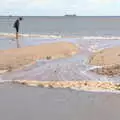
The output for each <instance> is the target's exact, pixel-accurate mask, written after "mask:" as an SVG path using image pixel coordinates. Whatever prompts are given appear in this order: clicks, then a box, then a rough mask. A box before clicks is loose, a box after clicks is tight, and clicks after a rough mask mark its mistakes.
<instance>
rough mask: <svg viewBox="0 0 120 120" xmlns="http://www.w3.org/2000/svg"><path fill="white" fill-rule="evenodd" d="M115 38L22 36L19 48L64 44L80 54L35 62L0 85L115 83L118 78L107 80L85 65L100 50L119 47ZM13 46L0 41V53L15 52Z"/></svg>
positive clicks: (8, 41) (5, 76) (4, 78)
mask: <svg viewBox="0 0 120 120" xmlns="http://www.w3.org/2000/svg"><path fill="white" fill-rule="evenodd" d="M118 39H120V38H119V37H110V38H109V37H108V38H107V37H94V36H91V37H90V36H89V37H87V36H82V37H78V36H77V37H71V36H68V37H61V36H47V35H46V36H37V37H30V36H27V35H24V36H22V37H21V39H20V44H21V46H22V47H24V46H30V45H39V44H42V43H51V42H59V41H67V42H72V43H74V44H76V45H77V46H78V47H79V49H80V51H79V53H78V54H77V55H74V56H72V57H69V58H64V59H56V60H38V61H36V64H34V65H31V66H29V67H26V68H24V69H22V70H16V71H13V72H10V73H5V74H3V75H1V81H7V80H22V79H27V80H42V81H44V80H47V81H50V80H58V81H59V80H63V81H66V80H68V81H70V80H100V81H115V82H118V81H119V78H120V77H119V76H116V77H107V76H103V75H97V74H96V73H92V72H90V69H94V68H96V67H99V66H92V65H89V64H88V61H89V58H90V57H91V55H92V54H93V53H94V52H96V51H99V50H102V49H104V48H109V47H113V46H119V45H120V42H119V40H118ZM15 47H16V43H15V41H13V40H12V38H8V37H5V36H4V37H1V38H0V49H8V48H15Z"/></svg>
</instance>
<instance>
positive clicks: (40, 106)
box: [0, 83, 120, 120]
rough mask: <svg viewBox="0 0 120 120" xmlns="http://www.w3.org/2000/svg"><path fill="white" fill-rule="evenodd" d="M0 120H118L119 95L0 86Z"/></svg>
mask: <svg viewBox="0 0 120 120" xmlns="http://www.w3.org/2000/svg"><path fill="white" fill-rule="evenodd" d="M0 96H1V98H0V118H1V119H2V120H38V119H40V120H119V119H120V114H119V111H120V99H119V98H120V94H112V93H92V92H83V91H74V90H70V89H56V90H54V89H48V88H37V87H26V86H21V85H16V84H14V85H12V84H7V83H5V84H1V85H0Z"/></svg>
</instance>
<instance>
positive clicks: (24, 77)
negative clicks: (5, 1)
mask: <svg viewBox="0 0 120 120" xmlns="http://www.w3.org/2000/svg"><path fill="white" fill-rule="evenodd" d="M0 18H1V19H0V26H1V27H0V95H1V99H0V118H1V119H2V120H21V119H23V120H34V119H35V120H37V119H41V120H119V119H120V114H119V111H120V102H119V101H120V64H119V63H120V52H119V51H120V42H119V40H120V37H119V31H120V26H119V25H118V24H119V22H118V19H120V18H116V17H108V18H107V17H74V18H72V17H70V18H68V17H32V16H31V17H24V20H23V21H22V22H21V26H20V34H19V43H20V46H21V47H20V48H16V40H15V34H14V32H15V31H14V29H13V28H11V25H12V23H13V21H14V20H15V19H16V17H11V18H7V17H0ZM4 21H6V22H4ZM106 21H107V22H106ZM33 23H34V24H33ZM73 23H74V24H73Z"/></svg>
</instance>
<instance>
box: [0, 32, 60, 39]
mask: <svg viewBox="0 0 120 120" xmlns="http://www.w3.org/2000/svg"><path fill="white" fill-rule="evenodd" d="M0 37H15V34H14V33H0ZM19 37H39V38H61V37H62V36H61V35H52V34H50V35H47V34H46V35H42V34H19Z"/></svg>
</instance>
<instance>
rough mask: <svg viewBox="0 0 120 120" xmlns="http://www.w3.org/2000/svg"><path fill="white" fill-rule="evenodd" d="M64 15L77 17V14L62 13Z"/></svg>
mask: <svg viewBox="0 0 120 120" xmlns="http://www.w3.org/2000/svg"><path fill="white" fill-rule="evenodd" d="M64 16H65V17H77V15H76V14H66V15H64Z"/></svg>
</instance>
